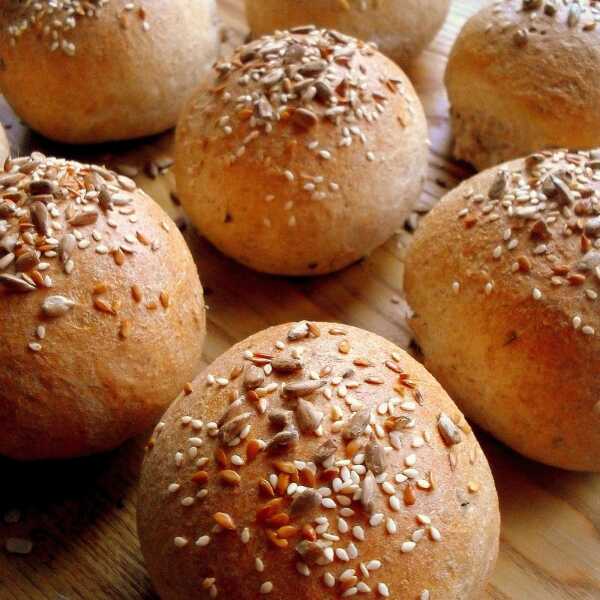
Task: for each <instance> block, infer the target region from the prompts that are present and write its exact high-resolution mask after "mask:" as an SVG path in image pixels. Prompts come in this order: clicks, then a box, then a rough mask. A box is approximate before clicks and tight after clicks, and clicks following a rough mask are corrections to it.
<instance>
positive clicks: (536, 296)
mask: <svg viewBox="0 0 600 600" xmlns="http://www.w3.org/2000/svg"><path fill="white" fill-rule="evenodd" d="M531 295H532V296H533V299H534V300H541V298H542V292H541V291H540V290H539V289H538V288H533V291H532V292H531Z"/></svg>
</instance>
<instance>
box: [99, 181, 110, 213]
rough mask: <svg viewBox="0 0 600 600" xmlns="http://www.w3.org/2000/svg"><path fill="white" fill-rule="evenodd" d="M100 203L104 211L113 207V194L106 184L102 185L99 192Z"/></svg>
mask: <svg viewBox="0 0 600 600" xmlns="http://www.w3.org/2000/svg"><path fill="white" fill-rule="evenodd" d="M98 205H99V206H100V208H101V209H102V210H103V211H104V212H106V211H108V210H112V208H113V201H112V196H111V194H110V192H109V191H108V188H107V187H106V186H105V185H103V186H102V188H101V190H100V193H99V194H98Z"/></svg>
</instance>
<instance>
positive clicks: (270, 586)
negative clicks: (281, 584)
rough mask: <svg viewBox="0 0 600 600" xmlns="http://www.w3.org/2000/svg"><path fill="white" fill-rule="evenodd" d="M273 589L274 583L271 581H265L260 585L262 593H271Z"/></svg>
mask: <svg viewBox="0 0 600 600" xmlns="http://www.w3.org/2000/svg"><path fill="white" fill-rule="evenodd" d="M272 591H273V584H272V583H271V582H270V581H265V582H264V583H263V584H262V585H261V586H260V593H261V594H270V593H271V592H272Z"/></svg>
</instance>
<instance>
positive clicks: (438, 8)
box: [246, 0, 450, 66]
mask: <svg viewBox="0 0 600 600" xmlns="http://www.w3.org/2000/svg"><path fill="white" fill-rule="evenodd" d="M449 7H450V0H384V1H383V2H382V1H381V0H246V16H247V18H248V22H249V25H250V30H251V31H252V33H253V34H254V35H256V36H261V35H266V34H269V33H272V32H273V31H275V30H282V29H291V28H293V27H297V26H300V25H306V24H307V23H313V24H314V25H316V26H318V27H328V28H330V29H337V30H338V31H341V32H343V33H345V34H348V35H352V36H354V37H356V38H359V39H361V40H365V41H368V42H374V43H375V44H377V47H378V48H379V50H381V52H383V53H384V54H385V55H386V56H389V57H390V58H391V59H392V60H395V61H396V62H397V63H399V64H400V65H402V66H407V65H408V64H409V63H410V62H411V61H412V60H413V59H414V58H415V57H416V56H417V55H418V54H420V53H421V52H422V51H423V50H424V49H425V47H426V46H428V45H429V43H430V42H431V40H432V39H433V38H434V37H435V35H436V33H437V32H438V31H439V30H440V28H441V27H442V25H443V24H444V21H445V20H446V17H447V15H448V9H449Z"/></svg>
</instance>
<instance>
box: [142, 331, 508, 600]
mask: <svg viewBox="0 0 600 600" xmlns="http://www.w3.org/2000/svg"><path fill="white" fill-rule="evenodd" d="M138 531H139V535H140V540H141V545H142V550H143V553H144V557H145V559H146V565H147V567H148V570H149V572H150V575H151V578H152V581H153V582H154V585H155V587H156V590H157V591H158V593H159V594H160V596H161V598H162V600H195V599H200V598H202V599H204V598H215V597H219V598H236V599H238V600H251V599H252V600H254V599H255V598H261V597H263V596H266V597H268V598H272V599H273V600H289V598H305V599H306V600H318V599H321V598H340V597H349V596H352V595H354V594H359V596H358V597H360V596H361V595H363V594H369V596H368V597H390V598H403V599H404V598H406V599H411V600H412V599H415V600H428V599H430V600H433V599H435V598H443V599H444V600H459V599H460V600H469V599H473V600H475V599H476V598H479V597H480V594H481V592H482V590H483V588H484V584H485V582H486V579H487V577H488V575H489V574H490V571H491V569H492V568H493V565H494V561H495V559H496V554H497V551H498V535H499V514H498V499H497V496H496V490H495V488H494V482H493V479H492V475H491V473H490V470H489V467H488V464H487V461H486V459H485V456H484V454H483V453H482V451H481V448H480V446H479V444H478V443H477V440H476V439H475V436H474V435H473V433H472V431H471V429H470V427H469V426H468V425H467V423H466V421H465V420H464V418H463V417H462V415H461V413H460V411H459V410H458V409H457V408H456V406H455V405H454V403H453V402H452V401H451V400H450V399H449V397H448V396H447V395H446V393H445V392H444V391H443V390H442V388H441V387H440V385H439V384H438V383H437V382H436V381H435V380H434V379H433V378H432V377H431V375H429V373H428V372H427V371H426V370H425V369H424V368H423V367H422V366H421V365H419V364H418V363H417V362H415V361H414V360H413V359H412V358H410V357H409V356H408V355H407V354H406V353H405V352H403V351H402V350H400V349H399V348H397V347H396V346H395V345H394V344H392V343H390V342H388V341H386V340H384V339H382V338H380V337H379V336H376V335H374V334H372V333H368V332H366V331H363V330H360V329H355V328H353V327H347V326H340V325H335V324H330V323H307V322H305V321H304V322H300V323H296V324H292V325H289V324H288V325H279V326H277V327H272V328H270V329H267V330H265V331H262V332H260V333H257V334H255V335H253V336H252V337H250V338H248V339H247V340H244V341H243V342H241V343H239V344H237V345H236V346H234V347H233V348H232V349H231V350H229V351H228V352H226V353H225V354H224V355H222V356H221V357H220V358H218V359H217V360H216V361H215V362H214V363H213V364H212V365H211V366H210V367H209V368H208V369H207V370H205V371H204V372H202V373H201V374H200V375H199V376H198V378H197V379H196V380H195V381H194V382H193V385H192V386H191V389H189V388H188V389H187V390H186V391H184V392H183V393H182V394H180V396H179V398H178V399H177V401H176V402H175V403H174V404H173V405H172V407H171V408H170V409H169V410H168V411H167V413H166V415H165V416H164V417H163V419H162V421H161V422H160V423H159V424H158V426H157V428H156V431H155V433H154V436H153V437H152V439H151V442H150V444H149V446H148V453H147V457H146V459H145V462H144V467H143V472H142V478H141V483H140V488H139V504H138Z"/></svg>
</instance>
